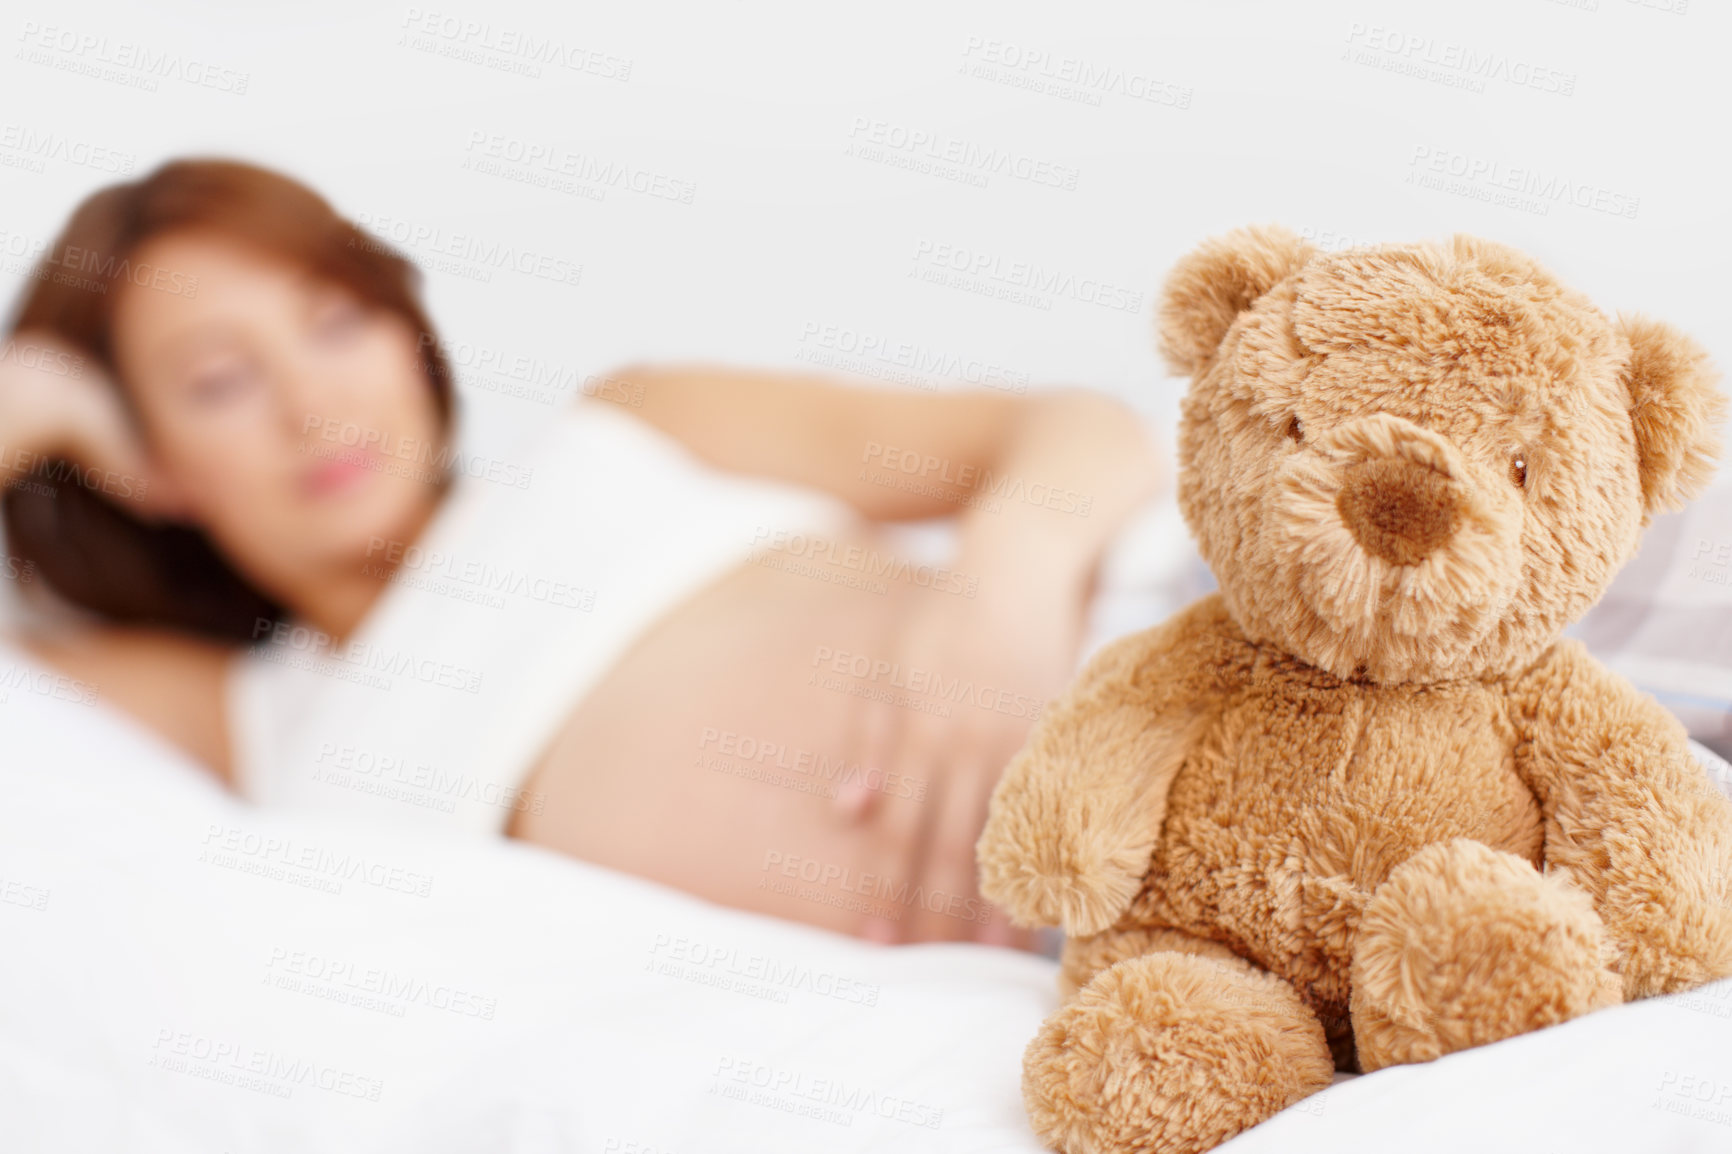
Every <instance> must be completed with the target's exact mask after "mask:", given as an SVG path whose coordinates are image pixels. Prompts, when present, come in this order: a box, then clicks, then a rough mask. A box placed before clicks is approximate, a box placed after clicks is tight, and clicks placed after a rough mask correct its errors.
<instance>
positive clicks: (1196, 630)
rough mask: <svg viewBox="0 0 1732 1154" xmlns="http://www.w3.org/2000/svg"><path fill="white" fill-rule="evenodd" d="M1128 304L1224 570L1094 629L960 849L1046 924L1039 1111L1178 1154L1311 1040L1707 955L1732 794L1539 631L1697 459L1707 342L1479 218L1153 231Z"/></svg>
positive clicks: (1730, 897) (1731, 938)
mask: <svg viewBox="0 0 1732 1154" xmlns="http://www.w3.org/2000/svg"><path fill="white" fill-rule="evenodd" d="M1157 328H1158V330H1159V337H1160V344H1161V349H1162V352H1163V353H1164V355H1165V356H1166V358H1167V360H1168V361H1169V363H1170V364H1171V365H1172V367H1173V368H1174V370H1175V372H1177V373H1180V374H1182V375H1187V376H1189V377H1190V378H1191V384H1190V387H1189V390H1188V392H1187V394H1186V397H1185V399H1184V402H1183V408H1182V415H1181V419H1180V423H1179V435H1178V458H1179V484H1178V500H1179V505H1180V509H1181V511H1182V513H1183V515H1184V518H1185V521H1186V523H1187V525H1188V526H1189V528H1190V530H1191V533H1192V535H1193V536H1194V537H1195V539H1196V541H1197V544H1198V547H1199V549H1200V551H1201V553H1202V556H1203V558H1204V559H1205V560H1206V561H1207V562H1208V564H1209V566H1210V567H1211V569H1212V570H1213V572H1214V574H1215V578H1216V581H1217V585H1218V589H1217V591H1216V592H1214V593H1212V594H1211V595H1209V596H1207V597H1205V598H1204V599H1202V600H1201V601H1198V602H1197V603H1195V604H1193V605H1191V606H1190V607H1189V608H1188V609H1185V610H1184V611H1182V612H1180V613H1179V614H1178V615H1177V616H1175V617H1173V618H1171V619H1169V620H1168V621H1166V622H1165V623H1163V624H1161V625H1158V626H1156V627H1155V628H1152V629H1149V630H1147V631H1145V632H1142V633H1137V634H1132V635H1129V636H1126V637H1123V638H1120V639H1118V640H1117V641H1115V642H1112V643H1111V644H1109V645H1107V646H1105V647H1104V648H1103V649H1102V650H1100V651H1099V652H1098V653H1097V654H1096V655H1095V656H1093V657H1092V658H1091V660H1090V661H1089V662H1088V663H1087V665H1086V666H1085V668H1084V670H1083V672H1082V673H1081V675H1080V676H1079V678H1078V679H1077V680H1076V682H1075V683H1074V684H1073V685H1072V686H1071V687H1070V688H1069V689H1068V690H1067V691H1066V692H1065V693H1064V694H1063V695H1061V697H1060V698H1059V699H1058V700H1057V701H1056V702H1055V703H1054V704H1053V706H1052V707H1051V708H1050V709H1049V710H1048V711H1047V712H1046V714H1045V716H1043V718H1042V719H1041V720H1040V722H1039V723H1038V724H1037V725H1036V727H1035V728H1034V730H1033V731H1031V733H1030V735H1029V738H1028V741H1027V743H1026V745H1025V746H1024V747H1023V748H1022V750H1021V751H1020V752H1019V753H1018V754H1017V755H1016V757H1015V758H1014V759H1013V760H1012V761H1011V763H1010V764H1009V766H1008V767H1007V768H1006V771H1005V774H1004V776H1003V778H1002V779H1001V780H1000V782H999V784H998V786H997V788H996V790H995V791H994V793H993V796H992V799H991V802H990V808H989V813H988V821H987V824H986V827H985V830H984V832H983V834H982V836H981V838H980V841H979V843H978V845H977V847H976V858H977V861H978V864H979V867H980V884H981V889H982V892H983V893H984V894H985V895H986V896H987V897H989V898H991V899H992V900H993V901H994V902H996V903H997V904H998V905H1000V906H1001V907H1002V908H1003V909H1004V910H1005V911H1007V912H1008V914H1009V915H1010V917H1011V920H1012V921H1013V922H1015V923H1016V924H1018V925H1022V926H1051V925H1056V926H1059V927H1062V929H1063V930H1064V931H1065V936H1066V940H1065V945H1064V949H1063V953H1062V956H1061V959H1060V961H1061V966H1060V971H1061V973H1060V997H1061V1004H1060V1007H1059V1009H1058V1010H1057V1011H1056V1012H1055V1013H1054V1014H1053V1015H1052V1016H1051V1017H1050V1018H1048V1019H1047V1020H1046V1022H1045V1023H1044V1024H1043V1025H1042V1027H1041V1029H1040V1031H1039V1033H1038V1035H1037V1036H1036V1037H1035V1038H1034V1040H1033V1041H1032V1042H1031V1043H1030V1044H1029V1046H1028V1049H1027V1051H1026V1053H1025V1055H1024V1062H1023V1084H1022V1090H1023V1099H1024V1103H1025V1105H1026V1108H1027V1111H1028V1115H1029V1119H1030V1123H1031V1125H1032V1126H1033V1128H1034V1130H1035V1132H1036V1133H1037V1134H1038V1135H1039V1137H1040V1138H1041V1139H1042V1140H1043V1141H1045V1142H1046V1143H1047V1144H1048V1145H1049V1146H1051V1147H1053V1148H1054V1149H1057V1150H1061V1151H1064V1152H1066V1154H1106V1152H1109V1151H1133V1150H1134V1151H1160V1152H1166V1151H1199V1150H1207V1149H1209V1148H1211V1147H1213V1146H1215V1145H1217V1144H1219V1143H1220V1142H1223V1141H1225V1140H1226V1139H1228V1138H1230V1137H1231V1136H1233V1135H1234V1134H1236V1133H1238V1132H1240V1131H1242V1130H1244V1129H1246V1128H1248V1127H1251V1126H1254V1125H1256V1124H1257V1123H1258V1122H1260V1121H1262V1120H1264V1119H1266V1118H1268V1117H1269V1116H1271V1115H1273V1114H1274V1113H1276V1112H1277V1111H1279V1110H1281V1109H1283V1108H1285V1107H1287V1106H1288V1105H1291V1104H1292V1103H1295V1102H1297V1101H1299V1100H1300V1099H1302V1098H1304V1097H1306V1096H1308V1095H1310V1094H1312V1093H1314V1092H1317V1091H1319V1090H1322V1089H1324V1088H1325V1087H1327V1086H1329V1085H1330V1083H1331V1081H1332V1079H1333V1075H1334V1072H1335V1071H1336V1070H1345V1071H1354V1070H1357V1071H1361V1072H1369V1071H1374V1070H1378V1069H1381V1068H1383V1067H1386V1066H1391V1065H1396V1064H1400V1063H1411V1062H1424V1061H1428V1060H1431V1059H1433V1058H1437V1057H1440V1056H1442V1055H1445V1054H1449V1053H1452V1052H1455V1051H1458V1050H1462V1049H1464V1048H1467V1047H1470V1046H1480V1045H1485V1044H1487V1043H1490V1042H1494V1041H1498V1040H1500V1039H1504V1038H1508V1037H1511V1036H1512V1035H1516V1034H1520V1033H1523V1032H1526V1031H1530V1030H1536V1029H1539V1028H1542V1027H1545V1026H1548V1025H1553V1024H1556V1023H1561V1022H1564V1021H1566V1020H1569V1019H1571V1018H1574V1017H1577V1016H1579V1015H1582V1014H1586V1013H1589V1012H1592V1011H1594V1010H1596V1009H1600V1008H1602V1007H1607V1006H1611V1005H1614V1004H1616V1003H1619V1002H1622V1001H1627V1000H1631V999H1636V998H1642V997H1647V996H1650V995H1655V994H1665V993H1672V992H1676V991H1682V990H1688V989H1691V988H1693V987H1695V986H1698V985H1700V984H1702V983H1705V982H1708V981H1711V980H1714V979H1717V978H1722V977H1726V976H1728V975H1732V884H1729V879H1732V803H1728V801H1727V800H1726V798H1725V797H1724V796H1723V795H1721V794H1720V793H1719V792H1718V791H1717V790H1716V789H1715V788H1714V787H1713V785H1712V784H1711V782H1710V780H1709V778H1708V776H1707V775H1706V774H1705V773H1704V772H1703V770H1702V769H1701V768H1700V766H1699V765H1698V764H1697V763H1696V762H1695V760H1694V759H1693V757H1692V755H1691V753H1690V751H1689V748H1688V746H1687V743H1686V742H1687V739H1686V735H1685V732H1684V729H1683V727H1682V726H1681V725H1680V724H1679V723H1678V722H1677V721H1676V720H1675V719H1674V718H1673V717H1672V716H1671V715H1670V714H1669V713H1667V712H1666V711H1665V710H1664V709H1663V708H1662V707H1661V706H1660V705H1659V704H1658V703H1657V702H1655V701H1654V700H1653V699H1652V698H1650V697H1647V696H1645V695H1643V694H1641V693H1639V692H1638V691H1637V690H1636V689H1635V688H1633V687H1632V686H1631V685H1630V684H1628V683H1627V682H1625V681H1624V680H1622V679H1621V678H1620V677H1618V676H1617V675H1615V674H1613V673H1611V672H1610V671H1609V670H1607V669H1606V668H1605V667H1603V666H1602V665H1600V664H1599V663H1598V662H1597V661H1596V660H1595V659H1594V658H1593V657H1592V656H1591V655H1589V654H1588V653H1587V651H1586V650H1585V649H1583V648H1582V646H1581V645H1580V644H1579V643H1578V642H1575V641H1573V640H1569V639H1565V638H1564V637H1563V636H1562V635H1563V632H1564V630H1565V628H1566V627H1567V626H1568V625H1569V624H1570V623H1571V622H1573V621H1574V620H1576V619H1577V618H1578V617H1580V616H1581V615H1582V614H1583V613H1584V612H1585V611H1586V610H1587V609H1588V608H1589V607H1590V606H1591V605H1592V604H1593V603H1594V601H1595V600H1596V599H1597V598H1598V597H1599V596H1600V594H1601V593H1602V591H1604V589H1605V588H1606V586H1607V584H1608V583H1609V582H1610V581H1611V578H1612V576H1613V574H1614V572H1615V571H1616V570H1617V569H1618V568H1619V567H1620V566H1621V565H1622V564H1623V562H1624V561H1625V560H1627V559H1628V558H1629V557H1630V555H1631V554H1632V552H1633V551H1634V549H1635V546H1636V543H1637V540H1638V537H1639V536H1640V533H1641V530H1642V529H1643V528H1644V527H1645V526H1646V525H1647V523H1648V521H1649V519H1650V517H1651V516H1652V515H1653V514H1655V513H1657V512H1660V511H1664V510H1670V509H1674V508H1678V507H1680V506H1681V505H1682V504H1683V503H1684V502H1685V501H1687V500H1688V499H1689V498H1690V497H1691V496H1692V495H1694V494H1695V493H1696V492H1697V491H1698V490H1699V488H1700V487H1701V486H1703V485H1704V484H1705V483H1706V481H1707V479H1708V477H1709V476H1710V473H1711V472H1712V469H1713V463H1714V458H1715V456H1716V454H1717V453H1718V451H1719V448H1720V432H1719V428H1720V425H1721V423H1722V422H1723V421H1724V418H1725V412H1726V401H1725V398H1724V396H1722V395H1721V393H1720V392H1719V391H1718V390H1717V389H1716V387H1715V385H1716V374H1715V372H1714V370H1713V368H1712V366H1711V365H1710V364H1709V361H1708V358H1707V356H1706V354H1705V352H1704V351H1703V349H1702V348H1701V347H1700V346H1699V345H1698V344H1696V343H1695V342H1694V341H1692V340H1691V339H1690V338H1689V337H1687V336H1685V335H1684V334H1682V333H1680V332H1678V331H1676V330H1675V329H1673V328H1671V327H1669V326H1668V325H1666V324H1663V323H1660V322H1658V321H1655V320H1651V319H1647V318H1644V317H1641V316H1633V315H1632V316H1622V315H1621V316H1619V317H1618V318H1616V319H1612V318H1609V317H1607V316H1606V315H1604V314H1602V313H1601V312H1599V311H1598V310H1597V309H1596V308H1595V307H1594V306H1593V305H1592V304H1591V303H1590V302H1589V301H1588V300H1587V299H1586V298H1585V297H1584V296H1582V295H1581V294H1580V293H1578V292H1576V291H1574V290H1572V289H1570V288H1567V287H1565V286H1564V285H1563V284H1561V283H1560V282H1559V281H1558V280H1557V279H1555V278H1554V277H1553V276H1551V275H1550V274H1549V273H1547V272H1546V271H1545V270H1544V269H1542V268H1541V267H1540V266H1539V265H1538V264H1536V263H1535V261H1533V260H1532V259H1530V258H1529V257H1527V256H1525V255H1523V254H1522V253H1520V252H1518V251H1515V250H1513V249H1511V248H1508V247H1505V246H1503V245H1500V244H1496V243H1492V242H1489V241H1485V240H1480V239H1476V238H1472V237H1467V236H1457V237H1455V238H1453V239H1451V240H1449V241H1448V242H1445V243H1438V244H1412V245H1385V246H1378V247H1367V248H1357V249H1350V250H1346V251H1337V252H1322V251H1318V250H1317V249H1315V248H1314V247H1312V246H1311V245H1309V244H1308V243H1306V242H1305V241H1303V240H1301V239H1300V238H1299V237H1297V236H1295V235H1294V234H1293V233H1291V232H1289V231H1286V230H1283V229H1280V228H1273V227H1270V228H1252V229H1245V230H1240V231H1238V232H1234V233H1230V234H1228V235H1226V236H1225V237H1222V238H1218V239H1215V240H1212V241H1210V242H1208V243H1205V244H1204V245H1202V246H1201V247H1200V248H1199V249H1197V250H1196V251H1195V252H1193V253H1191V254H1190V255H1188V256H1187V257H1185V258H1183V259H1182V260H1181V261H1180V263H1179V264H1178V265H1177V267H1176V268H1175V269H1174V271H1173V272H1172V273H1171V275H1170V277H1169V279H1168V281H1167V283H1166V286H1165V288H1164V291H1163V294H1162V299H1161V302H1160V305H1159V310H1158V317H1157Z"/></svg>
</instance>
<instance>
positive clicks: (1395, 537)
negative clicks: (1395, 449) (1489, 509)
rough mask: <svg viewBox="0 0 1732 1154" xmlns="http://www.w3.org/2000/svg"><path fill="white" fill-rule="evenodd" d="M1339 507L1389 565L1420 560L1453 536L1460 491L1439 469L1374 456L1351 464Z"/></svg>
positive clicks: (1365, 543)
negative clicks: (1369, 459) (1378, 458)
mask: <svg viewBox="0 0 1732 1154" xmlns="http://www.w3.org/2000/svg"><path fill="white" fill-rule="evenodd" d="M1335 508H1336V510H1337V511H1338V512H1339V513H1340V514H1341V519H1342V521H1344V522H1345V523H1346V525H1347V528H1348V530H1349V531H1350V532H1351V533H1352V534H1353V536H1354V539H1355V540H1357V541H1358V542H1359V544H1360V545H1361V546H1363V547H1364V549H1365V551H1366V552H1367V553H1370V554H1371V555H1372V556H1374V557H1380V558H1382V559H1383V560H1385V561H1387V562H1389V563H1390V564H1391V565H1417V564H1419V563H1420V562H1421V561H1423V560H1425V559H1426V557H1428V556H1430V555H1431V553H1432V552H1433V551H1434V550H1436V549H1437V548H1438V547H1440V546H1442V545H1444V544H1446V543H1447V542H1448V541H1449V539H1450V538H1451V537H1453V536H1455V530H1456V527H1457V526H1458V525H1459V524H1460V523H1461V515H1462V494H1461V488H1460V486H1459V485H1458V484H1457V483H1456V482H1455V481H1453V480H1451V479H1450V478H1448V477H1446V476H1444V475H1443V474H1442V473H1440V472H1438V471H1437V470H1436V469H1431V468H1427V467H1426V466H1424V465H1421V464H1418V463H1416V462H1413V461H1404V460H1399V459H1396V460H1390V459H1382V460H1371V461H1362V462H1360V463H1359V464H1357V465H1353V466H1351V467H1350V468H1349V469H1348V471H1347V476H1346V477H1345V478H1344V479H1343V482H1342V485H1341V492H1340V494H1339V495H1337V497H1336V498H1335Z"/></svg>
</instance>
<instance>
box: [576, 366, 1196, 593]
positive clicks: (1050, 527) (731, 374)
mask: <svg viewBox="0 0 1732 1154" xmlns="http://www.w3.org/2000/svg"><path fill="white" fill-rule="evenodd" d="M609 379H610V381H613V382H617V383H621V384H625V385H629V386H631V387H629V388H623V389H616V390H608V395H609V397H610V398H612V397H630V398H631V399H632V400H633V401H634V402H637V407H636V408H635V409H634V411H635V412H637V414H638V415H639V416H641V417H643V418H644V419H645V420H647V421H649V422H650V423H651V424H653V425H655V426H656V427H658V428H660V429H662V430H663V431H664V432H666V433H668V434H670V435H672V436H674V437H677V438H678V439H679V440H680V441H682V442H684V443H685V444H686V446H687V447H688V448H690V449H691V450H692V452H693V453H695V454H696V455H697V456H699V457H701V458H703V459H704V460H706V461H708V462H710V463H711V464H713V465H716V466H719V467H721V468H724V469H728V470H731V471H734V472H740V473H751V474H755V475H759V476H765V477H773V478H776V479H778V480H783V481H789V482H793V483H797V484H802V485H807V486H810V487H812V488H816V489H821V490H824V491H826V492H829V493H831V494H834V495H835V496H836V497H838V498H840V499H842V500H844V501H846V502H847V503H848V504H850V505H852V506H853V507H854V508H855V509H857V510H859V512H860V513H861V514H862V515H863V516H866V517H869V518H872V519H874V520H880V521H894V520H916V519H921V518H927V517H942V516H958V517H959V518H960V529H961V538H960V549H961V553H962V555H963V556H966V557H968V558H970V559H972V560H974V561H975V562H976V564H978V565H980V566H982V567H995V566H996V565H998V564H999V563H1001V562H1010V561H1013V560H1014V561H1016V562H1017V563H1018V564H1019V565H1021V564H1038V565H1040V566H1042V567H1043V568H1050V569H1052V570H1053V572H1052V573H1051V577H1052V578H1053V579H1054V581H1055V582H1073V581H1075V580H1077V579H1078V578H1079V577H1081V576H1083V575H1085V574H1086V572H1087V570H1088V569H1089V568H1090V567H1092V565H1093V562H1094V561H1095V559H1096V558H1097V557H1098V556H1099V554H1100V552H1101V550H1102V549H1103V548H1104V547H1105V545H1106V543H1107V541H1108V540H1109V539H1110V538H1111V536H1112V534H1113V532H1114V531H1115V530H1116V529H1117V528H1118V527H1119V526H1120V525H1121V524H1122V523H1123V522H1124V520H1125V519H1126V517H1128V516H1129V514H1130V513H1131V512H1132V511H1133V510H1134V509H1135V508H1136V507H1137V506H1138V505H1139V504H1141V503H1142V502H1143V501H1144V500H1146V499H1147V498H1148V497H1149V496H1150V495H1152V494H1153V493H1154V491H1155V490H1156V488H1157V486H1158V485H1160V483H1161V482H1162V480H1163V475H1164V474H1163V469H1162V465H1161V462H1160V458H1159V456H1158V454H1157V452H1156V450H1155V447H1154V445H1153V443H1152V442H1151V441H1150V439H1149V437H1148V435H1147V432H1146V429H1145V425H1144V423H1143V422H1142V421H1141V420H1140V419H1138V418H1137V417H1136V416H1135V414H1133V413H1132V412H1131V411H1130V410H1129V409H1128V408H1126V407H1125V406H1124V405H1122V404H1120V403H1119V402H1118V401H1115V400H1113V399H1112V398H1110V397H1106V396H1103V395H1101V394H1099V393H1093V392H1089V391H1086V390H1081V389H1064V390H1052V391H1048V392H1039V393H1034V394H1031V395H1029V396H1008V395H1004V394H999V393H991V392H984V391H978V390H971V391H966V392H962V391H959V392H950V393H920V392H910V391H907V390H900V389H886V388H879V387H861V386H854V385H848V384H844V383H841V382H839V381H836V380H834V379H832V378H828V377H822V376H814V375H809V374H802V373H778V372H764V371H758V370H744V369H732V368H723V367H713V366H708V365H692V366H685V365H673V366H640V367H631V368H627V369H624V370H622V371H620V372H617V373H615V374H613V375H612V376H611V377H610V378H609ZM621 403H623V402H621Z"/></svg>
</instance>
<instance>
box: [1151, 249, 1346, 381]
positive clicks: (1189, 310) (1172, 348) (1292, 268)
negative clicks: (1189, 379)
mask: <svg viewBox="0 0 1732 1154" xmlns="http://www.w3.org/2000/svg"><path fill="white" fill-rule="evenodd" d="M1316 255H1317V250H1316V249H1315V248H1313V247H1311V245H1309V244H1308V243H1306V242H1305V241H1303V240H1301V239H1299V238H1298V237H1297V236H1294V235H1293V234H1292V233H1291V232H1289V231H1288V230H1286V229H1284V228H1281V227H1280V226H1278V225H1266V226H1260V227H1252V228H1241V229H1235V230H1234V231H1232V232H1230V233H1228V234H1227V235H1225V236H1220V237H1215V238H1213V239H1212V240H1207V241H1204V242H1203V245H1202V247H1200V248H1198V249H1197V250H1196V251H1195V252H1192V253H1190V254H1188V255H1187V256H1185V257H1183V258H1182V259H1181V260H1180V261H1179V263H1178V264H1177V265H1175V266H1174V267H1173V271H1172V272H1171V273H1170V274H1169V275H1168V276H1167V284H1166V287H1165V289H1163V290H1162V293H1161V306H1160V310H1159V312H1158V313H1157V315H1156V318H1155V325H1156V329H1157V332H1158V333H1159V337H1160V347H1161V355H1162V356H1164V357H1166V359H1167V364H1169V365H1170V366H1172V369H1173V371H1174V372H1175V373H1184V374H1190V373H1195V372H1196V371H1197V370H1198V369H1200V368H1202V367H1203V366H1204V365H1205V364H1207V363H1208V361H1209V358H1210V357H1212V356H1214V355H1215V351H1216V350H1217V349H1219V348H1220V347H1221V339H1222V338H1223V337H1225V336H1226V335H1227V330H1228V329H1229V328H1230V327H1232V324H1233V321H1234V319H1235V318H1236V317H1238V315H1239V314H1240V313H1242V312H1244V311H1245V310H1246V309H1248V308H1250V307H1251V305H1252V304H1254V303H1255V302H1256V300H1257V298H1258V297H1260V296H1262V295H1263V294H1264V293H1266V292H1268V291H1269V290H1270V289H1272V288H1274V287H1275V286H1276V285H1277V284H1279V283H1280V282H1281V281H1283V280H1286V279H1287V277H1288V276H1289V275H1291V274H1292V273H1295V272H1297V271H1299V269H1300V268H1302V267H1304V265H1305V262H1306V261H1308V260H1310V259H1311V258H1312V257H1313V256H1316Z"/></svg>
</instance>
